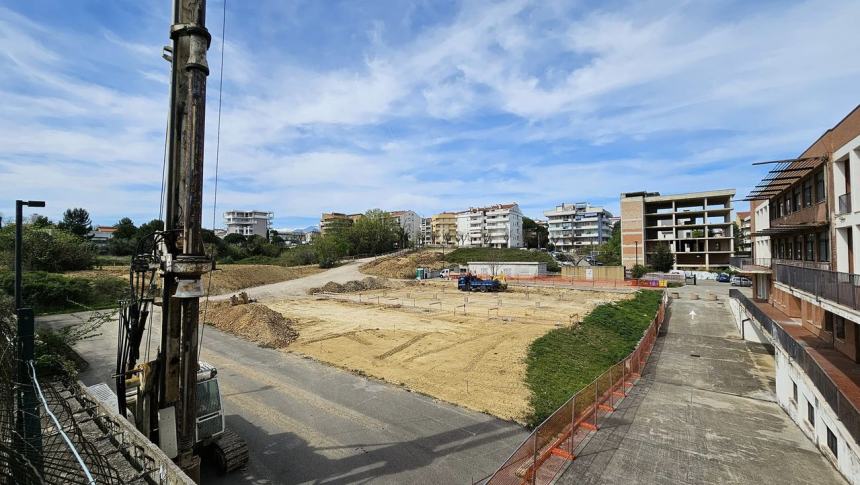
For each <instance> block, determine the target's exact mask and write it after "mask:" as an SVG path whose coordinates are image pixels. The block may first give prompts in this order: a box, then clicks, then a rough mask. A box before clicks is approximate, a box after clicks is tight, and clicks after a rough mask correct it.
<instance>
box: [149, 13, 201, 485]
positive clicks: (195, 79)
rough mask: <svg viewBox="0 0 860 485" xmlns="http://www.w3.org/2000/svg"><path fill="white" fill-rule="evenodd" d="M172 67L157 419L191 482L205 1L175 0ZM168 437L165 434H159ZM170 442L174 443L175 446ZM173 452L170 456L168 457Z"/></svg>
mask: <svg viewBox="0 0 860 485" xmlns="http://www.w3.org/2000/svg"><path fill="white" fill-rule="evenodd" d="M170 37H171V39H172V41H173V42H172V49H168V52H169V53H170V54H171V55H170V57H169V59H170V61H171V64H172V78H171V88H170V118H169V126H168V139H167V151H168V152H167V153H168V156H167V182H166V185H165V201H164V202H165V219H164V224H165V227H164V229H165V238H164V239H163V243H162V244H163V247H162V251H161V254H162V257H161V262H160V267H161V270H162V275H163V278H164V279H163V294H162V323H161V325H162V329H161V330H162V332H161V350H160V354H161V355H160V359H158V360H159V362H160V366H159V367H160V369H159V370H158V374H159V389H158V394H159V399H158V410H159V421H160V422H165V423H168V422H170V421H171V418H173V419H175V424H176V429H175V434H174V433H167V432H161V433H160V436H159V440H160V441H161V443H160V444H161V445H162V446H161V447H162V449H164V450H165V451H168V455H173V456H171V458H174V460H175V461H176V463H177V464H178V465H179V466H180V467H181V468H182V469H183V470H184V471H185V472H186V473H187V474H188V475H189V476H190V477H191V478H193V479H195V480H197V479H198V478H199V472H200V458H199V457H198V456H196V455H195V454H194V444H195V412H196V386H195V384H196V375H197V370H198V360H197V357H198V330H197V328H198V308H199V305H200V297H201V296H202V295H203V291H202V289H203V286H202V284H201V277H202V275H203V274H204V273H206V272H207V271H209V270H210V269H211V266H212V264H211V261H210V259H209V258H208V257H207V256H206V255H205V252H204V249H203V241H202V233H201V226H202V214H203V138H204V134H205V116H206V77H207V76H208V75H209V66H208V64H207V62H206V51H207V50H208V48H209V44H210V42H211V36H210V34H209V31H208V30H206V0H174V2H173V23H172V25H171V27H170ZM163 431H166V430H163ZM174 440H175V442H174ZM173 451H175V454H174V453H173Z"/></svg>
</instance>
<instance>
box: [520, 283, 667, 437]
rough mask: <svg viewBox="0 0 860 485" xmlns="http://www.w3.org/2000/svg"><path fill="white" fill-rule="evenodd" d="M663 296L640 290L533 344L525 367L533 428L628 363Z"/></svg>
mask: <svg viewBox="0 0 860 485" xmlns="http://www.w3.org/2000/svg"><path fill="white" fill-rule="evenodd" d="M662 296H663V295H662V292H659V291H648V290H642V291H639V292H637V293H636V295H635V296H634V298H633V299H631V300H625V301H620V302H617V303H607V304H604V305H600V306H598V307H597V308H595V309H594V310H593V311H592V312H591V313H589V314H588V316H586V317H585V319H583V321H582V323H581V324H580V325H579V326H577V327H573V328H558V329H555V330H552V331H550V332H549V333H547V334H546V335H544V336H542V337H540V338H538V339H537V340H535V341H534V342H532V344H531V346H530V347H529V353H528V357H527V358H526V364H527V366H528V368H527V370H526V384H527V385H528V386H529V389H530V390H531V393H532V396H531V406H532V409H533V414H532V415H531V416H530V417H529V419H528V421H529V424H530V425H531V426H537V425H538V424H540V423H541V422H542V421H543V420H544V419H546V418H547V417H548V416H549V415H550V414H552V413H553V412H555V410H556V409H558V408H559V406H561V405H562V404H564V403H565V402H566V401H567V400H568V399H569V398H570V396H572V395H573V394H574V393H575V392H577V391H579V390H580V389H582V388H583V387H585V386H587V385H588V384H589V383H590V382H591V381H593V380H594V379H596V378H597V377H598V376H600V374H602V373H603V372H605V371H606V369H608V368H609V367H610V366H612V365H614V364H616V363H618V362H619V361H621V359H623V358H625V357H627V355H628V354H630V352H632V351H633V349H634V348H635V347H636V343H637V342H639V340H640V339H641V338H642V335H643V333H644V332H645V329H647V328H648V325H650V324H651V321H652V320H653V319H654V316H655V315H656V314H657V309H658V308H659V306H660V300H661V298H662Z"/></svg>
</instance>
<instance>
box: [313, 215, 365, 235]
mask: <svg viewBox="0 0 860 485" xmlns="http://www.w3.org/2000/svg"><path fill="white" fill-rule="evenodd" d="M362 215H363V214H344V213H343V212H323V215H322V217H320V235H323V236H324V235H325V234H326V231H330V230H332V228H334V227H336V226H338V225H351V224H352V223H354V222H355V221H357V220H358V219H359V218H360V217H361V216H362Z"/></svg>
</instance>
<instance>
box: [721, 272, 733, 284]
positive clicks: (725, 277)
mask: <svg viewBox="0 0 860 485" xmlns="http://www.w3.org/2000/svg"><path fill="white" fill-rule="evenodd" d="M731 280H732V277H731V276H730V275H729V274H728V273H720V274H718V275H717V281H718V282H720V283H728V282H730V281H731Z"/></svg>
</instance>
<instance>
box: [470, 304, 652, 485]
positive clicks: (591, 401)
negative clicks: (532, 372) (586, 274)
mask: <svg viewBox="0 0 860 485" xmlns="http://www.w3.org/2000/svg"><path fill="white" fill-rule="evenodd" d="M668 302H669V300H668V294H667V293H665V292H664V293H663V301H662V302H661V303H660V307H659V309H658V310H657V315H656V316H655V317H654V320H653V321H652V322H651V325H650V326H649V327H648V329H647V330H646V331H645V334H644V335H643V337H642V339H641V340H640V341H639V343H638V344H637V345H636V348H635V349H634V350H633V352H631V353H630V355H628V356H627V357H626V358H625V359H624V360H622V361H621V362H619V363H617V364H615V365H614V366H612V367H610V368H609V369H607V370H606V371H605V372H604V373H603V374H601V375H600V376H599V377H598V378H597V379H595V380H594V381H592V382H591V383H590V384H588V385H587V386H585V387H584V388H583V389H581V390H580V391H578V392H577V393H576V394H574V395H573V396H571V397H570V399H568V401H567V402H566V403H564V404H563V405H562V406H561V407H560V408H558V409H557V410H556V411H555V412H554V413H553V414H552V415H551V416H550V417H548V418H547V419H546V420H544V422H543V423H541V424H540V425H539V426H537V427H536V428H535V429H534V431H532V433H531V435H529V437H528V438H526V440H525V441H523V443H522V444H521V445H520V446H519V447H518V448H517V449H516V450H515V451H514V452H513V453H512V454H511V456H510V457H509V458H508V459H507V460H505V462H504V463H503V464H502V466H500V467H499V469H498V470H496V472H495V473H493V474H492V475H491V476H490V477H489V478H488V479H487V480H486V482H484V483H485V484H486V485H523V484H532V485H536V484H545V483H551V482H552V481H553V480H554V479H555V478H556V477H557V476H558V474H559V473H561V472H562V471H564V469H565V467H566V466H567V464H568V463H569V462H570V461H572V460H575V459H576V453H577V450H578V449H579V447H580V445H582V444H583V442H584V441H585V439H586V438H587V437H588V435H589V434H590V433H591V432H593V431H597V430H598V429H599V428H600V425H601V423H602V422H603V421H604V419H605V418H606V416H607V415H609V414H610V413H612V412H613V411H614V410H615V409H616V407H617V405H618V404H619V403H620V402H621V400H623V399H624V398H625V397H626V396H627V393H628V392H629V390H630V388H631V387H632V386H634V385H635V383H636V381H637V380H638V379H639V377H640V376H641V374H642V369H644V368H645V365H646V363H647V362H648V357H649V356H650V355H651V350H652V349H653V347H654V343H655V342H656V340H657V335H658V334H659V331H660V327H661V325H662V324H663V320H664V317H665V312H666V306H667V305H668Z"/></svg>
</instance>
